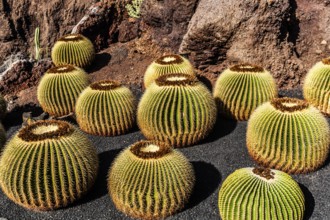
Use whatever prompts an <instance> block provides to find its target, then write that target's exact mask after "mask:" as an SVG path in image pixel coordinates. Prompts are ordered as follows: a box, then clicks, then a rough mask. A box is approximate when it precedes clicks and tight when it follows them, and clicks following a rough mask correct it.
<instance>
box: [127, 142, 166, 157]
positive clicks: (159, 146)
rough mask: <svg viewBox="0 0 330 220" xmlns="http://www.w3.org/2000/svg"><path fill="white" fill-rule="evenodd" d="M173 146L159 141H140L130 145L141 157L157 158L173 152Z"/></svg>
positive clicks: (133, 151) (131, 149)
mask: <svg viewBox="0 0 330 220" xmlns="http://www.w3.org/2000/svg"><path fill="white" fill-rule="evenodd" d="M172 150H173V148H172V147H171V146H170V145H168V144H166V143H163V142H159V141H139V142H137V143H135V144H134V145H132V146H131V147H130V151H131V152H132V153H133V154H134V155H135V156H137V157H139V158H141V159H157V158H161V157H163V156H165V155H166V154H168V153H170V152H172Z"/></svg>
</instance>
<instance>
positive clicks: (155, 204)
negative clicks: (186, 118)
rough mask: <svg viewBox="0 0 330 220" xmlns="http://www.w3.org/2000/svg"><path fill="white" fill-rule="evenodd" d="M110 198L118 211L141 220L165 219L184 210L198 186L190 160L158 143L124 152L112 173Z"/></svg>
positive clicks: (145, 143) (135, 147)
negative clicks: (195, 186)
mask: <svg viewBox="0 0 330 220" xmlns="http://www.w3.org/2000/svg"><path fill="white" fill-rule="evenodd" d="M108 176H109V179H108V189H109V194H110V196H111V198H112V200H113V202H114V204H115V206H116V207H117V209H118V210H120V211H122V212H123V213H125V214H127V215H129V216H132V217H135V218H140V219H163V218H165V217H167V216H170V215H172V214H174V213H176V212H178V211H179V210H181V209H182V208H183V207H184V205H185V204H186V202H187V201H188V199H189V197H190V195H191V192H192V190H193V187H194V183H195V174H194V170H193V167H192V165H191V164H190V162H189V161H188V160H187V158H186V157H185V156H184V155H183V154H182V153H180V152H179V151H177V150H174V149H173V148H172V147H171V146H169V145H167V144H165V143H162V142H158V141H140V142H137V143H135V144H133V145H131V146H129V147H128V148H127V149H125V150H124V151H122V152H121V153H120V154H119V155H118V156H117V158H116V159H115V161H114V162H113V164H112V167H111V168H110V171H109V175H108Z"/></svg>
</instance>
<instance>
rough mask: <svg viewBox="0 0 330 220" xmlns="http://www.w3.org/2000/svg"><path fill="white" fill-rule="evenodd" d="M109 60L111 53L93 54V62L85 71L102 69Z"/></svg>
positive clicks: (91, 71) (90, 71)
mask: <svg viewBox="0 0 330 220" xmlns="http://www.w3.org/2000/svg"><path fill="white" fill-rule="evenodd" d="M110 60H111V55H110V54H109V53H105V52H103V53H98V54H96V55H95V59H94V62H93V64H92V65H91V66H90V67H89V68H87V71H88V72H89V73H93V72H96V71H98V70H100V69H102V68H103V67H105V66H107V65H108V64H109V62H110Z"/></svg>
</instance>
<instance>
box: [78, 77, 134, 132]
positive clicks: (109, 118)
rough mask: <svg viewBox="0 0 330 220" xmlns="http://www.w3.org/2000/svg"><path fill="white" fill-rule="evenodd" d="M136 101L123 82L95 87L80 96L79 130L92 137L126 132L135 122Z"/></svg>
mask: <svg viewBox="0 0 330 220" xmlns="http://www.w3.org/2000/svg"><path fill="white" fill-rule="evenodd" d="M135 111H136V101H135V97H134V96H133V94H132V92H131V91H130V90H129V89H128V88H127V87H125V86H122V85H121V84H120V83H119V82H116V81H111V80H104V81H99V82H95V83H93V84H91V85H90V86H89V87H87V88H86V89H85V90H84V91H83V92H82V93H81V95H80V96H79V98H78V100H77V104H76V108H75V113H76V118H77V122H78V124H79V127H80V128H81V129H82V130H83V131H85V132H87V133H90V134H94V135H104V136H115V135H120V134H124V133H126V132H127V131H128V130H129V129H130V128H132V126H133V125H134V122H135V114H136V112H135Z"/></svg>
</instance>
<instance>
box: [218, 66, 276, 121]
mask: <svg viewBox="0 0 330 220" xmlns="http://www.w3.org/2000/svg"><path fill="white" fill-rule="evenodd" d="M213 96H214V98H215V100H216V103H217V105H218V110H219V113H220V114H222V115H224V116H227V117H230V118H233V119H236V120H248V119H249V117H250V115H251V113H252V112H253V111H254V110H255V109H256V108H257V107H258V106H259V105H260V104H262V103H264V102H267V101H269V100H271V99H272V98H275V97H277V88H276V84H275V80H274V79H273V77H272V75H271V74H270V73H269V72H268V71H267V70H265V69H264V68H262V67H260V66H255V65H251V64H238V65H235V66H232V67H230V68H228V69H226V70H225V71H223V72H222V73H221V74H220V76H219V77H218V79H217V81H216V84H215V87H214V91H213Z"/></svg>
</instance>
